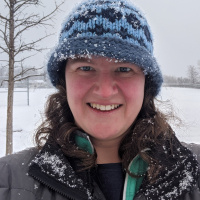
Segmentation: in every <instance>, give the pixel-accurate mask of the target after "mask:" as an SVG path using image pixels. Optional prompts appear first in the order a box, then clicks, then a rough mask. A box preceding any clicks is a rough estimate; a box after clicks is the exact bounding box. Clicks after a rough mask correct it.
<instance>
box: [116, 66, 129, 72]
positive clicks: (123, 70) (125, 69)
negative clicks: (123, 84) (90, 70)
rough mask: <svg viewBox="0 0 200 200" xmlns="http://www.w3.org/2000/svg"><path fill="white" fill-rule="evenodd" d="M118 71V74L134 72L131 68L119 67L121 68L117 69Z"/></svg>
mask: <svg viewBox="0 0 200 200" xmlns="http://www.w3.org/2000/svg"><path fill="white" fill-rule="evenodd" d="M116 71H117V72H130V71H132V69H131V68H129V67H119V68H117V70H116Z"/></svg>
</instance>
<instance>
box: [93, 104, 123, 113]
mask: <svg viewBox="0 0 200 200" xmlns="http://www.w3.org/2000/svg"><path fill="white" fill-rule="evenodd" d="M90 106H91V107H92V108H96V109H98V110H101V111H105V110H106V111H109V110H114V109H116V108H119V106H120V105H119V104H112V105H106V106H105V105H99V104H95V103H90Z"/></svg>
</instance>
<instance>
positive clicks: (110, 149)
mask: <svg viewBox="0 0 200 200" xmlns="http://www.w3.org/2000/svg"><path fill="white" fill-rule="evenodd" d="M91 142H92V144H93V146H94V148H95V150H96V153H97V164H106V163H119V162H121V158H120V157H119V153H118V151H119V145H120V141H101V140H100V141H99V140H96V139H94V138H91Z"/></svg>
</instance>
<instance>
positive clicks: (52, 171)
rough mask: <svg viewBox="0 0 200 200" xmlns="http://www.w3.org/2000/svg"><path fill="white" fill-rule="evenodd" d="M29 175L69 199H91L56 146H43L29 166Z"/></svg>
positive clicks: (80, 180)
mask: <svg viewBox="0 0 200 200" xmlns="http://www.w3.org/2000/svg"><path fill="white" fill-rule="evenodd" d="M28 173H29V175H30V176H32V177H33V178H35V179H37V180H38V181H39V182H41V183H43V184H45V185H46V186H48V187H49V188H51V189H53V190H55V191H56V192H58V193H60V194H62V195H64V196H66V197H68V198H70V199H83V200H88V199H92V196H91V191H90V189H89V188H87V187H86V186H85V185H86V184H85V182H83V180H82V179H81V178H80V177H78V176H77V174H76V173H75V171H74V170H73V168H72V166H71V164H70V163H69V161H68V159H67V158H66V157H65V156H64V154H63V153H62V150H61V149H60V148H59V147H58V146H54V145H51V144H45V146H44V147H43V149H42V150H41V151H40V152H39V153H38V154H37V155H36V157H35V158H34V159H33V160H32V161H31V163H30V165H29V171H28Z"/></svg>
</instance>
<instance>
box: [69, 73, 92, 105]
mask: <svg viewBox="0 0 200 200" xmlns="http://www.w3.org/2000/svg"><path fill="white" fill-rule="evenodd" d="M90 85H91V84H88V81H87V80H85V79H81V78H78V79H77V78H76V77H73V76H71V77H69V78H68V79H66V88H67V98H68V101H69V103H70V102H71V101H73V102H74V103H76V102H79V101H80V100H82V99H83V98H84V95H85V94H86V93H87V92H88V91H89V87H90Z"/></svg>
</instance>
